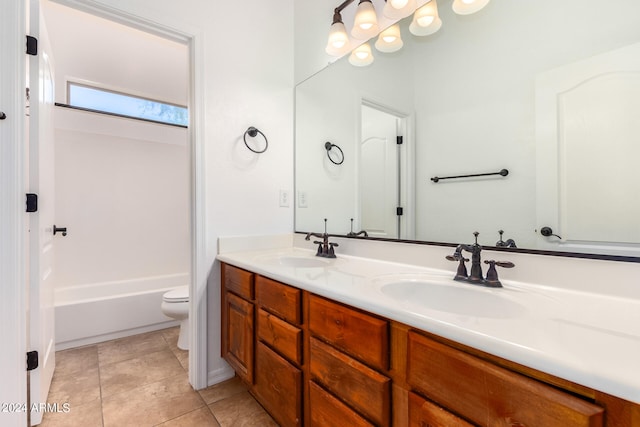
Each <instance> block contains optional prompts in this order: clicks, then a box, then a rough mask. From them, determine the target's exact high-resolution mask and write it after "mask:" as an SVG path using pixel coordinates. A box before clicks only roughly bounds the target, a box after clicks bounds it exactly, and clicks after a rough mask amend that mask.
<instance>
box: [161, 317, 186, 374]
mask: <svg viewBox="0 0 640 427" xmlns="http://www.w3.org/2000/svg"><path fill="white" fill-rule="evenodd" d="M160 332H162V336H163V337H164V339H165V341H166V342H167V345H168V346H169V348H170V349H171V351H172V352H173V354H175V356H176V357H177V358H178V361H180V364H181V365H182V367H183V368H184V370H185V371H187V372H189V351H188V350H182V349H180V348H178V336H179V335H180V327H179V326H176V327H174V328H168V329H163V330H162V331H160Z"/></svg>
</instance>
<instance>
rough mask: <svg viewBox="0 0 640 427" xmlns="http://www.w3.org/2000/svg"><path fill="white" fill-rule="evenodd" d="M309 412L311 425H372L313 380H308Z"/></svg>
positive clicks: (370, 426) (351, 426) (368, 426)
mask: <svg viewBox="0 0 640 427" xmlns="http://www.w3.org/2000/svg"><path fill="white" fill-rule="evenodd" d="M309 412H310V419H311V422H310V424H311V426H312V427H343V426H349V427H373V424H371V423H370V422H369V421H367V420H365V419H364V418H362V417H361V416H360V415H358V414H357V413H356V412H354V411H353V410H352V409H351V408H349V407H348V406H347V405H345V404H344V403H342V402H341V401H340V400H339V399H338V398H336V397H335V396H333V395H332V394H331V393H329V392H328V391H326V390H324V389H323V388H322V387H320V386H319V385H318V384H316V383H315V382H313V381H310V382H309Z"/></svg>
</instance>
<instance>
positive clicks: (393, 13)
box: [382, 0, 417, 20]
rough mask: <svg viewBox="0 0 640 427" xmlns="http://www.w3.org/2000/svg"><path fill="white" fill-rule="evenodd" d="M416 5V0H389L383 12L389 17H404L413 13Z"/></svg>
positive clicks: (394, 18)
mask: <svg viewBox="0 0 640 427" xmlns="http://www.w3.org/2000/svg"><path fill="white" fill-rule="evenodd" d="M416 7H417V4H416V0H387V2H386V3H385V4H384V8H383V9H382V13H383V14H384V16H386V17H387V18H389V19H393V20H396V19H402V18H405V17H407V16H409V15H411V13H412V12H413V11H414V10H415V9H416Z"/></svg>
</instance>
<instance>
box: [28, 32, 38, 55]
mask: <svg viewBox="0 0 640 427" xmlns="http://www.w3.org/2000/svg"><path fill="white" fill-rule="evenodd" d="M37 54H38V39H37V38H35V37H33V36H27V55H34V56H35V55H37Z"/></svg>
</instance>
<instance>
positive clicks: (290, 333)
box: [258, 309, 302, 365]
mask: <svg viewBox="0 0 640 427" xmlns="http://www.w3.org/2000/svg"><path fill="white" fill-rule="evenodd" d="M258 338H259V339H260V340H262V341H263V342H265V343H267V344H269V346H271V347H272V348H274V349H276V351H278V352H279V353H280V354H281V355H282V356H284V357H285V358H286V359H289V361H291V362H293V363H296V364H298V365H301V364H302V330H301V329H299V328H296V327H295V326H293V325H290V324H288V323H287V322H285V321H284V320H281V319H280V318H278V317H276V316H274V315H273V314H271V313H268V312H266V311H264V310H263V309H259V310H258Z"/></svg>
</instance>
